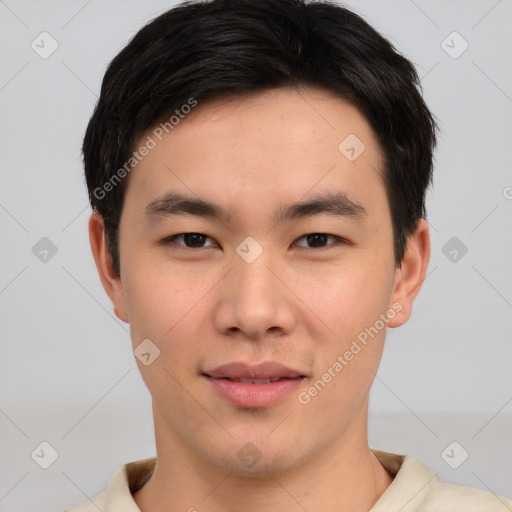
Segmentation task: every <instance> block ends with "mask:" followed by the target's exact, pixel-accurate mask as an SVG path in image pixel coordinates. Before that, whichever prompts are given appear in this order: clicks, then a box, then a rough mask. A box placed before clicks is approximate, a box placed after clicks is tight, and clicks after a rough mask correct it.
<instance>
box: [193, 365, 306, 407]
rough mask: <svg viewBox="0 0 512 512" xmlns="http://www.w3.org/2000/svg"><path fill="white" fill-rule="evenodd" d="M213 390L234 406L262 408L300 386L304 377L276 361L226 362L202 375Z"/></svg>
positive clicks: (272, 403) (274, 402)
mask: <svg viewBox="0 0 512 512" xmlns="http://www.w3.org/2000/svg"><path fill="white" fill-rule="evenodd" d="M202 375H203V376H204V377H205V378H206V379H207V380H208V381H209V382H210V384H211V385H212V387H213V389H214V390H215V391H216V392H217V393H218V394H219V395H220V396H221V397H223V398H224V399H226V400H228V401H229V402H231V403H232V404H234V405H237V406H239V407H247V408H263V407H270V406H271V405H274V404H276V403H277V402H279V401H280V400H282V399H283V398H284V397H286V396H287V395H288V394H290V393H291V392H292V391H295V390H296V389H297V388H298V387H300V386H301V385H302V383H303V381H304V379H305V378H306V376H305V375H303V374H302V373H301V372H299V371H297V370H294V369H292V368H288V367H287V366H284V365H282V364H281V363H277V362H266V363H260V364H258V365H249V364H246V363H242V362H234V363H228V364H225V365H222V366H219V367H217V368H214V369H213V370H209V371H207V372H204V373H203V374H202ZM232 379H255V380H260V379H267V380H268V379H280V380H275V381H274V382H264V383H257V382H256V383H250V382H237V381H235V380H232Z"/></svg>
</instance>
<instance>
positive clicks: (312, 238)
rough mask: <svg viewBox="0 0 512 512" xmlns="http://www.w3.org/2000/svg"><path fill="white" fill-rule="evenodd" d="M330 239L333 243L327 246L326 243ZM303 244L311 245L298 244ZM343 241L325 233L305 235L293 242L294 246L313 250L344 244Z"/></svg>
mask: <svg viewBox="0 0 512 512" xmlns="http://www.w3.org/2000/svg"><path fill="white" fill-rule="evenodd" d="M329 238H330V239H332V240H334V243H331V244H328V243H327V241H328V240H329ZM301 241H303V242H305V243H306V244H311V245H309V246H308V245H306V246H304V245H301V244H300V243H298V242H301ZM344 242H345V241H344V240H343V238H340V237H339V236H335V235H329V234H327V233H309V234H307V235H304V236H302V237H300V238H298V239H297V241H296V242H295V245H298V246H299V247H307V248H309V249H315V248H322V247H331V246H335V245H338V244H341V243H344Z"/></svg>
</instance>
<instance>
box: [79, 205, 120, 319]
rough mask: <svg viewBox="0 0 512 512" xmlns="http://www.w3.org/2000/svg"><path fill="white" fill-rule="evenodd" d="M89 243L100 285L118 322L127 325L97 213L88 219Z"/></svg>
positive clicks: (99, 216) (100, 220) (116, 277)
mask: <svg viewBox="0 0 512 512" xmlns="http://www.w3.org/2000/svg"><path fill="white" fill-rule="evenodd" d="M89 242H90V244H91V250H92V254H93V257H94V261H95V263H96V268H97V269H98V275H99V277H100V280H101V284H102V285H103V288H104V289H105V291H106V292H107V295H108V296H109V297H110V300H111V301H112V304H113V306H114V313H115V315H116V316H117V317H118V318H119V319H120V320H122V321H123V322H127V323H128V321H129V320H128V315H127V313H126V306H125V300H124V293H123V285H122V282H121V278H120V277H119V276H118V275H117V274H116V272H115V270H114V266H113V265H112V257H111V255H110V252H109V250H108V243H107V237H106V235H105V229H104V222H103V218H102V216H101V215H100V214H99V213H98V212H93V213H92V214H91V216H90V218H89Z"/></svg>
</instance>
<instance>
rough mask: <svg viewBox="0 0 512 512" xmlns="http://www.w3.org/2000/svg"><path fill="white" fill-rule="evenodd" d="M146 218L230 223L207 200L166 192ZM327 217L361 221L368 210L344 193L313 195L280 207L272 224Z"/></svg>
mask: <svg viewBox="0 0 512 512" xmlns="http://www.w3.org/2000/svg"><path fill="white" fill-rule="evenodd" d="M145 211H146V216H147V217H149V218H165V217H167V216H170V215H183V214H189V215H197V216H199V217H209V218H213V219H222V220H224V221H229V218H230V217H231V213H230V212H229V211H227V210H224V209H223V208H222V207H221V206H219V205H217V204H215V203H212V202H211V201H208V200H206V199H202V198H198V197H193V196H187V195H184V194H179V193H174V192H171V193H168V194H165V195H164V196H162V197H160V198H157V199H155V200H154V201H152V202H151V203H149V204H148V205H147V206H146V208H145ZM320 214H328V215H335V216H342V217H347V218H351V219H353V220H359V221H361V220H363V219H364V218H365V217H366V216H367V211H366V210H365V208H364V207H363V206H362V205H361V204H359V203H358V202H356V201H354V200H352V199H350V198H349V197H348V196H347V195H346V194H344V193H327V194H319V195H316V196H313V197H312V198H310V199H309V200H307V201H299V202H297V203H291V204H288V205H282V206H280V207H279V208H278V209H277V210H276V211H275V212H274V215H273V219H274V223H275V224H278V223H281V222H285V221H289V220H293V219H299V218H307V217H312V216H314V215H320Z"/></svg>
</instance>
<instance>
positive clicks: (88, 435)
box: [0, 0, 512, 512]
mask: <svg viewBox="0 0 512 512" xmlns="http://www.w3.org/2000/svg"><path fill="white" fill-rule="evenodd" d="M173 4H174V3H173V2H169V1H156V0H152V1H146V2H142V1H123V2H121V1H100V0H92V1H74V0H73V1H70V0H67V1H59V2H57V1H37V2H36V1H20V0H17V1H15V0H0V52H1V54H0V57H1V65H0V109H1V112H2V114H1V117H0V144H1V151H0V173H1V176H2V178H1V179H2V181H1V183H2V186H1V188H0V226H1V230H2V234H3V236H2V241H3V243H2V244H1V262H2V264H1V266H0V308H1V315H2V322H1V346H0V350H1V352H0V354H1V359H0V393H1V395H0V443H1V454H0V510H1V511H3V512H18V511H25V510H35V509H36V506H37V510H39V511H41V512H50V511H52V510H63V509H64V508H66V507H68V506H71V505H74V504H77V503H79V502H81V501H84V500H86V499H87V498H88V497H93V496H94V495H96V494H97V493H99V492H100V491H102V490H104V488H105V486H106V485H107V483H108V481H109V480H110V477H111V475H112V473H113V471H114V470H115V469H116V468H117V467H118V466H119V465H121V464H123V463H126V462H128V461H131V460H136V459H139V458H144V457H149V456H153V455H154V453H155V448H154V436H153V427H152V417H151V403H150V395H149V393H148V391H147V390H146V388H145V386H144V384H143V381H142V379H141V377H140V375H139V373H138V369H137V366H136V364H135V359H134V356H133V354H132V352H131V344H130V340H129V331H128V326H126V325H125V324H123V323H122V322H120V321H118V320H117V319H116V318H115V317H114V316H113V312H112V307H111V304H110V302H109V300H108V298H107V296H106V295H105V293H104V291H103V289H102V287H101V285H100V281H99V279H98V277H97V274H96V269H95V266H94V262H93V259H92V256H91V252H90V248H89V242H88V236H87V219H88V215H89V212H90V209H89V207H88V202H87V195H86V188H85V185H84V180H83V177H82V168H81V159H80V153H79V151H80V145H81V142H82V137H83V134H84V130H85V127H86V124H87V122H88V119H89V117H90V115H91V114H92V111H93V107H94V105H95V102H96V100H97V95H98V93H99V89H100V84H101V79H102V76H103V73H104V71H105V68H106V66H107V64H108V62H109V61H110V60H111V59H112V58H113V57H114V56H115V54H116V53H117V52H118V51H119V50H120V49H121V48H122V47H123V46H124V45H125V44H126V42H127V41H128V40H129V39H130V38H131V37H132V36H133V35H134V34H135V32H136V31H137V30H138V29H139V28H140V27H141V26H142V24H143V23H145V22H147V21H149V20H150V19H151V18H153V17H154V16H156V15H157V14H159V13H161V12H163V10H166V9H167V8H169V7H171V6H172V5H173ZM350 6H352V7H353V8H354V9H355V10H356V11H357V12H358V13H360V14H362V15H363V16H364V17H365V18H366V19H367V20H368V21H369V22H370V23H372V24H373V25H374V26H375V27H376V28H377V29H378V30H380V31H381V32H383V34H384V35H386V36H388V37H389V38H390V39H391V40H392V41H393V42H394V43H395V45H396V46H397V48H398V49H399V50H400V51H402V52H403V53H404V54H405V55H406V56H407V57H409V58H410V59H411V60H412V61H413V62H414V63H415V64H416V66H417V68H418V71H419V74H420V76H421V77H422V83H423V87H424V94H425V98H426V100H427V102H428V104H429V105H430V107H431V109H432V110H433V112H434V113H435V115H436V116H437V117H438V119H439V122H440V127H441V130H442V135H441V140H440V145H439V149H438V152H437V164H436V171H435V172H436V174H435V182H434V189H433V191H432V192H431V193H430V194H429V199H428V210H429V217H428V220H429V222H430V225H431V234H432V257H431V262H430V267H429V273H428V277H427V279H426V281H425V283H424V285H423V290H422V292H421V293H420V295H419V297H418V299H417V301H416V304H415V309H414V313H413V316H412V318H411V320H410V321H409V322H408V323H407V324H406V325H405V326H403V327H401V328H399V329H391V330H389V331H388V338H387V343H386V347H385V351H384V356H383V360H382V363H381V366H380V369H379V372H378V375H377V378H376V380H375V383H374V386H373V388H372V394H371V406H370V425H369V436H370V445H371V446H372V447H374V448H378V449H383V450H386V451H394V452H397V453H411V454H414V455H415V456H417V457H418V458H420V460H422V461H423V462H424V463H425V464H427V465H428V466H429V467H430V468H431V469H432V470H433V471H434V472H435V473H437V474H438V477H439V478H443V479H445V480H449V481H452V482H457V483H461V484H465V485H470V486H474V487H480V488H482V489H487V490H490V491H492V492H496V493H498V494H501V495H506V496H508V497H510V496H512V467H511V463H510V461H511V460H512V458H511V455H512V440H511V436H510V433H511V432H512V430H511V426H512V406H511V402H512V389H511V382H510V373H511V372H510V366H511V361H512V359H511V355H512V344H511V343H510V335H511V331H512V315H511V308H512V295H511V290H512V286H511V284H512V283H511V281H512V272H511V265H510V262H511V261H512V254H511V253H512V251H511V236H510V233H511V219H512V217H511V208H512V176H511V171H510V170H511V160H512V158H511V151H510V146H511V142H512V139H511V135H512V133H511V132H512V130H511V124H512V121H511V119H512V117H511V115H510V114H511V110H512V108H511V107H512V77H511V66H510V55H511V49H512V48H511V47H512V45H511V41H512V36H511V31H510V26H511V21H512V16H511V14H512V2H511V1H510V0H501V1H494V0H492V1H482V0H480V1H467V0H466V1H443V2H441V1H420V0H415V1H414V2H413V1H408V0H403V1H399V0H396V1H382V0H381V1H368V0H366V1H353V2H350ZM44 31H46V32H48V33H49V34H51V37H52V38H53V39H54V40H55V41H56V42H57V44H58V48H57V49H56V51H55V52H54V53H52V54H51V55H50V56H48V57H47V58H42V57H41V56H40V54H38V53H36V51H34V49H33V48H32V47H31V44H32V41H35V43H34V44H39V48H38V50H39V51H40V52H41V51H43V50H44V51H48V50H49V49H51V44H52V42H51V40H50V39H48V36H39V35H40V34H41V32H44ZM454 31H456V32H457V33H458V34H452V33H453V32H454ZM42 37H43V38H46V39H44V48H41V46H42V45H43V43H41V38H42ZM443 41H444V43H443ZM465 41H466V42H467V44H468V45H469V46H468V48H467V49H466V50H465V51H464V52H463V53H461V51H462V50H463V49H464V48H465V45H466V43H465ZM36 48H37V47H36ZM459 53H461V54H460V55H459ZM455 57H456V58H455ZM43 237H47V238H48V239H49V240H51V242H52V244H53V245H54V246H55V248H56V249H57V252H56V254H54V255H52V252H51V250H50V252H48V253H47V254H46V255H45V253H44V252H41V251H44V250H45V249H48V241H42V242H41V241H40V240H41V239H42V238H43ZM453 237H456V239H455V240H452V241H451V242H450V240H451V239H452V238H453ZM36 244H39V245H36ZM45 244H46V245H45ZM447 244H448V245H447ZM34 247H35V249H33V248H34ZM464 247H465V248H467V253H465V254H463V249H464ZM453 251H456V253H454V252H453ZM45 256H46V261H41V259H43V260H44V257H45ZM455 256H456V259H455V261H454V258H455ZM43 441H46V442H48V443H50V445H51V446H52V447H53V449H55V450H56V451H57V453H58V458H57V459H56V460H55V462H53V464H51V466H50V467H48V469H43V468H42V467H40V464H44V462H45V461H44V460H43V459H44V458H45V457H46V459H47V460H46V462H49V459H48V457H51V449H49V448H48V447H46V448H45V445H43V447H42V449H43V452H41V447H40V443H41V442H43ZM453 441H456V443H457V444H455V445H451V446H450V447H449V448H448V450H447V451H445V448H446V447H447V446H449V445H450V443H452V442H453ZM34 450H35V453H39V454H41V453H44V456H40V457H39V458H38V457H37V456H35V455H34V456H33V457H32V456H31V454H32V453H33V452H34ZM452 450H453V451H452ZM465 452H467V453H468V454H469V457H468V459H467V460H466V461H464V463H462V464H460V462H461V461H462V460H463V458H464V457H465ZM443 453H444V455H442V454H443ZM447 453H448V454H449V457H447V456H446V454H447ZM450 464H451V466H458V465H459V464H460V466H459V467H458V468H456V469H454V468H452V467H451V466H450ZM36 504H37V505H36Z"/></svg>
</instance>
